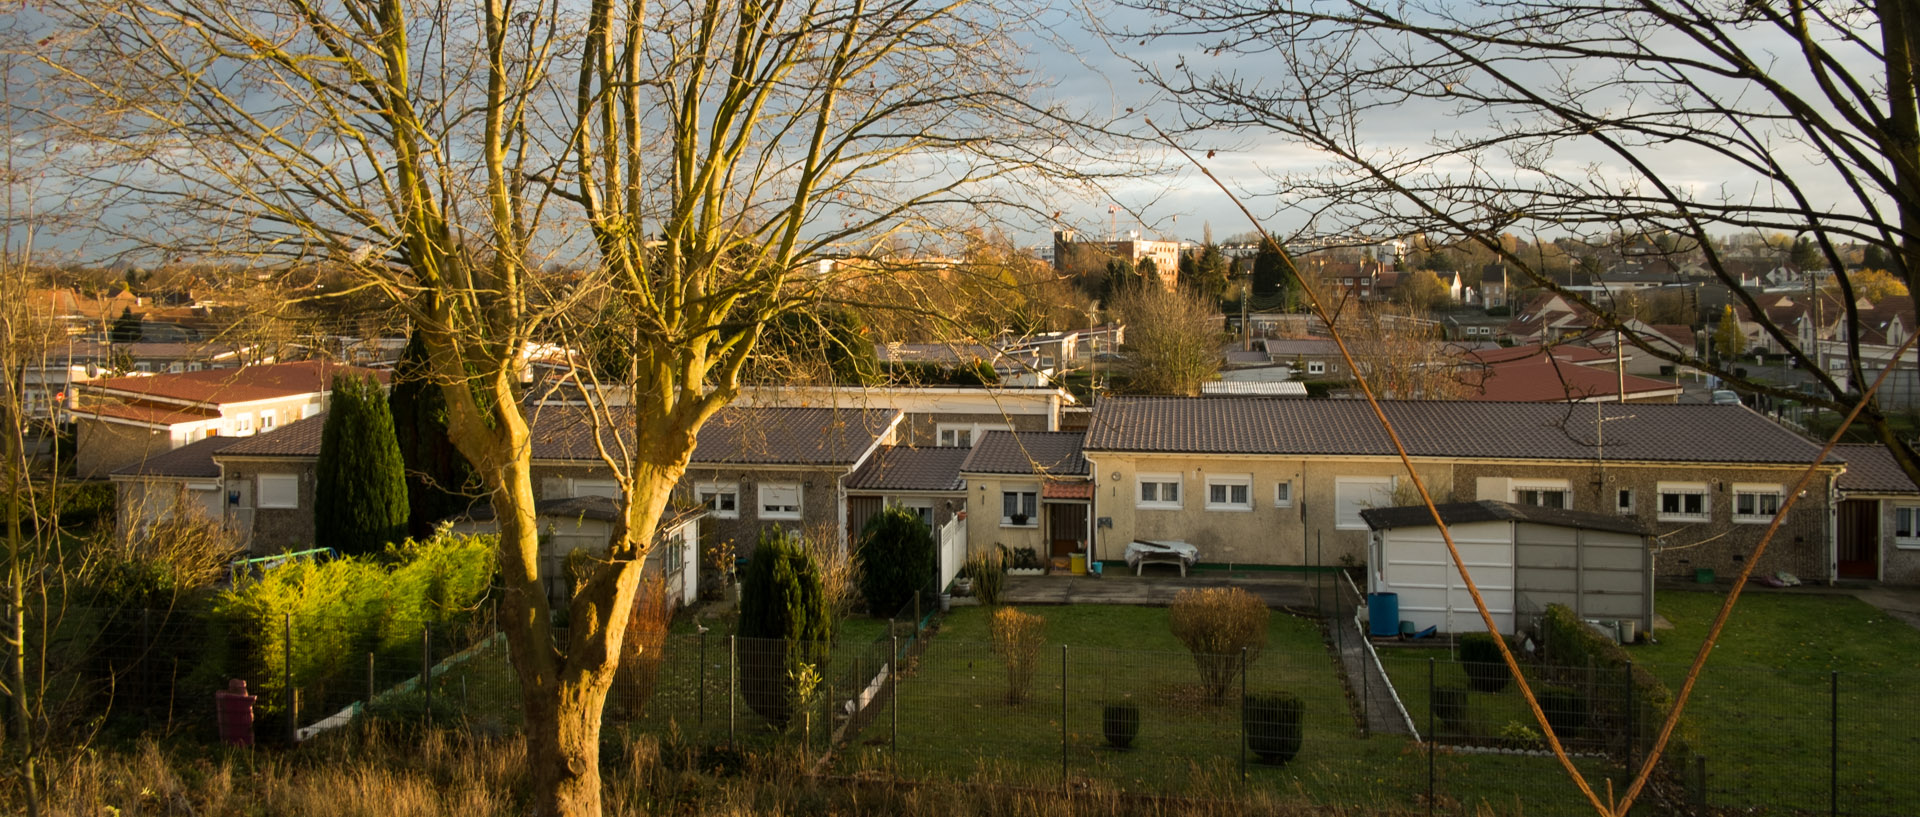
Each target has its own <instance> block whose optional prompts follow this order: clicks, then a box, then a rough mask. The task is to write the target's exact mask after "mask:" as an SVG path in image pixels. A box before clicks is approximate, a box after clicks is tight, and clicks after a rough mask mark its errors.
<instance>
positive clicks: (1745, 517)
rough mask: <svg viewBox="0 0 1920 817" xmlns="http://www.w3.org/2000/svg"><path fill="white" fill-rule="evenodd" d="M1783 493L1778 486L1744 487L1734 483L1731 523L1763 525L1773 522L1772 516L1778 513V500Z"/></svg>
mask: <svg viewBox="0 0 1920 817" xmlns="http://www.w3.org/2000/svg"><path fill="white" fill-rule="evenodd" d="M1783 495H1784V492H1783V491H1781V490H1780V486H1778V485H1746V484H1740V483H1735V484H1734V486H1733V521H1735V522H1743V523H1746V524H1749V525H1757V524H1765V523H1767V522H1772V521H1773V515H1774V514H1776V513H1779V512H1780V500H1781V497H1782V496H1783Z"/></svg>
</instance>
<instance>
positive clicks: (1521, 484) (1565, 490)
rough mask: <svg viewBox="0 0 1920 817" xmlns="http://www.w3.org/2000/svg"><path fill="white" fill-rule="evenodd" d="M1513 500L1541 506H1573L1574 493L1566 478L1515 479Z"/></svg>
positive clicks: (1518, 503) (1520, 503) (1517, 502)
mask: <svg viewBox="0 0 1920 817" xmlns="http://www.w3.org/2000/svg"><path fill="white" fill-rule="evenodd" d="M1513 502H1514V504H1517V505H1533V506H1536V507H1540V508H1563V509H1564V508H1571V507H1573V494H1572V491H1571V486H1569V484H1568V483H1567V481H1566V480H1564V479H1545V480H1518V479H1516V480H1514V481H1513Z"/></svg>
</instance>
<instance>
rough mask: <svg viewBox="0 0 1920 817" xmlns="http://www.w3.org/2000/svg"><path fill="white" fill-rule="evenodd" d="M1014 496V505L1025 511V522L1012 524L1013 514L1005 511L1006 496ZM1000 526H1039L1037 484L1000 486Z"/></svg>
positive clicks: (1038, 487)
mask: <svg viewBox="0 0 1920 817" xmlns="http://www.w3.org/2000/svg"><path fill="white" fill-rule="evenodd" d="M1010 496H1011V497H1014V498H1015V499H1014V507H1015V508H1016V509H1018V510H1022V511H1026V517H1027V521H1026V523H1025V524H1021V525H1016V524H1013V515H1012V514H1009V513H1007V497H1010ZM1000 527H1003V528H1037V527H1040V486H1038V485H1002V486H1000Z"/></svg>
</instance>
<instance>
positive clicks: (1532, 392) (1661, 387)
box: [1468, 358, 1680, 403]
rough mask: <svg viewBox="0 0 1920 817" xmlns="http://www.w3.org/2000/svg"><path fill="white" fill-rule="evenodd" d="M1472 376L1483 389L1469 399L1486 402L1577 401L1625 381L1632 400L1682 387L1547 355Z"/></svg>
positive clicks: (1614, 391) (1614, 390)
mask: <svg viewBox="0 0 1920 817" xmlns="http://www.w3.org/2000/svg"><path fill="white" fill-rule="evenodd" d="M1468 377H1469V379H1472V378H1475V377H1477V378H1478V379H1479V389H1480V393H1479V394H1478V395H1477V396H1474V397H1471V398H1469V399H1473V400H1482V401H1493V400H1497V401H1503V402H1512V403H1561V402H1569V401H1574V402H1577V401H1584V400H1590V399H1593V398H1597V397H1613V396H1616V395H1618V394H1620V387H1621V385H1622V384H1623V383H1624V385H1625V386H1626V395H1627V397H1628V398H1629V399H1632V398H1634V397H1651V396H1658V395H1662V394H1664V393H1673V394H1678V393H1679V392H1680V388H1679V387H1678V386H1675V385H1674V384H1672V383H1668V382H1666V381H1664V380H1654V379H1652V378H1649V377H1640V376H1638V375H1631V374H1630V375H1625V376H1624V377H1623V376H1621V375H1618V374H1615V373H1614V371H1613V369H1612V368H1611V367H1605V368H1597V367H1592V366H1580V365H1576V364H1573V363H1568V362H1564V361H1558V360H1547V359H1544V358H1536V359H1533V360H1524V361H1516V362H1513V363H1503V364H1499V365H1495V366H1488V367H1487V368H1486V369H1484V370H1482V371H1480V372H1478V373H1477V374H1476V373H1469V374H1468Z"/></svg>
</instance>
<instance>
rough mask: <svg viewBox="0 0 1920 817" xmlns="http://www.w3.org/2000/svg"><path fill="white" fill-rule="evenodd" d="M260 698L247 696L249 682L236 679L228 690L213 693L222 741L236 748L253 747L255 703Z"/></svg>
mask: <svg viewBox="0 0 1920 817" xmlns="http://www.w3.org/2000/svg"><path fill="white" fill-rule="evenodd" d="M256 700H258V696H254V695H248V694H247V682H246V681H243V680H240V679H239V678H235V679H233V680H231V681H228V682H227V688H226V689H224V690H222V691H220V692H215V693H213V704H214V712H215V714H216V716H217V717H218V718H219V721H220V741H221V742H222V743H227V744H231V745H234V746H252V745H253V702H254V701H256Z"/></svg>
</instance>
